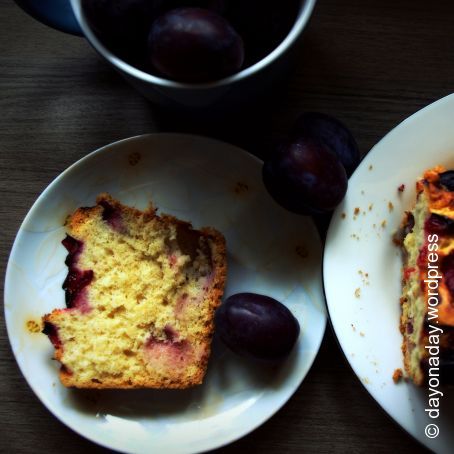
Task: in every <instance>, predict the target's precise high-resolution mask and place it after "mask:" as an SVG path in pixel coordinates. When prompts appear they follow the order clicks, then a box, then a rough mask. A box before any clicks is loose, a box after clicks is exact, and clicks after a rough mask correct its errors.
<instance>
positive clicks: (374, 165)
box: [323, 95, 454, 453]
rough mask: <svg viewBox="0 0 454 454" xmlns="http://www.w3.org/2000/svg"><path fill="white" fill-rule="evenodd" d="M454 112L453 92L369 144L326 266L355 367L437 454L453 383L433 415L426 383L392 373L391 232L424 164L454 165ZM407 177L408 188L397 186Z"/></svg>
mask: <svg viewBox="0 0 454 454" xmlns="http://www.w3.org/2000/svg"><path fill="white" fill-rule="evenodd" d="M453 118H454V95H451V96H448V97H446V98H444V99H442V100H440V101H438V102H436V103H434V104H431V105H430V106H428V107H426V108H425V109H423V110H421V111H419V112H417V113H416V114H415V115H413V116H411V117H410V118H408V119H407V120H405V121H404V122H403V123H401V124H400V125H399V126H397V127H396V128H395V129H393V130H392V131H391V132H390V133H389V134H388V135H387V136H386V137H384V138H383V139H382V140H381V141H380V142H379V143H378V144H377V145H376V146H375V147H374V148H373V149H372V150H371V152H370V153H369V154H368V155H367V156H366V158H365V159H364V161H363V162H362V163H361V165H360V166H359V168H358V169H357V170H356V172H355V173H354V175H353V176H352V178H351V179H350V181H349V189H348V192H347V196H346V198H345V200H344V202H343V204H342V205H341V206H339V207H338V209H337V210H336V212H335V213H334V216H333V220H332V222H331V225H330V228H329V231H328V236H327V241H326V246H325V253H324V265H323V268H324V269H323V275H324V284H325V294H326V298H327V304H328V310H329V314H330V316H331V321H332V325H333V327H334V330H335V332H336V335H337V338H338V340H339V343H340V345H341V347H342V349H343V351H344V353H345V356H346V357H347V359H348V361H349V362H350V365H351V366H352V368H353V370H354V372H355V373H356V374H357V376H358V378H359V379H360V380H361V381H362V383H363V384H364V386H365V387H366V389H367V390H368V391H369V392H370V394H371V395H372V396H373V397H374V398H375V399H376V401H377V402H378V403H379V404H380V405H381V406H382V407H383V409H384V410H385V411H386V412H387V413H388V414H389V415H390V416H392V417H393V418H394V419H395V420H396V422H398V423H399V424H400V425H401V426H402V427H403V428H404V429H405V430H407V431H408V432H409V433H410V434H411V435H413V436H414V437H415V438H416V439H417V440H419V441H420V442H421V443H423V444H424V445H426V446H427V447H428V448H430V449H432V450H434V451H435V452H438V453H443V452H446V453H448V452H452V449H453V448H452V447H453V446H454V432H453V431H452V424H453V422H454V405H453V403H454V399H453V398H454V392H453V390H451V392H449V390H443V391H444V392H445V395H444V397H443V398H442V399H441V402H442V407H441V410H440V417H439V418H438V419H433V420H432V419H431V418H429V417H428V414H427V413H426V412H425V411H424V410H425V409H426V408H429V407H428V390H426V389H417V388H416V387H415V386H413V385H412V384H411V383H406V382H401V383H399V384H397V385H396V384H394V382H393V380H392V375H393V372H394V370H395V369H396V368H399V367H400V368H403V360H402V353H401V350H400V346H401V343H402V336H401V334H400V332H399V316H400V304H399V297H400V290H401V287H400V273H401V266H402V261H401V256H400V252H399V250H398V248H397V247H395V246H394V244H393V243H392V234H393V233H394V231H395V230H396V229H397V227H398V226H399V224H400V222H401V219H402V216H403V213H404V211H405V210H408V209H411V208H412V205H413V203H414V201H415V195H416V194H415V182H416V180H417V179H418V178H419V177H420V176H421V175H422V173H423V172H424V170H425V169H427V168H430V167H434V166H435V165H437V164H442V165H444V166H446V167H448V168H451V169H453V168H454V127H453V122H452V119H453ZM401 184H405V190H404V192H403V193H400V192H399V191H398V189H397V188H398V187H399V186H400V185H401ZM356 208H359V213H358V214H357V215H355V214H354V213H355V209H356ZM342 213H345V215H346V217H345V218H343V215H342ZM366 273H367V275H366ZM355 293H356V295H355ZM360 423H361V421H358V424H360ZM434 423H435V424H436V425H437V426H438V427H439V435H438V437H436V438H433V439H430V438H428V437H427V436H426V435H425V428H426V426H427V425H428V424H434ZM429 432H430V429H429Z"/></svg>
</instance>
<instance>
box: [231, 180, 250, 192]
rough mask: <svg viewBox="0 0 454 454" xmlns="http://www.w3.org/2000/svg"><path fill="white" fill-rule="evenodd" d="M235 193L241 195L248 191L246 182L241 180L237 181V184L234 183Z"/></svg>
mask: <svg viewBox="0 0 454 454" xmlns="http://www.w3.org/2000/svg"><path fill="white" fill-rule="evenodd" d="M234 191H235V194H238V195H241V194H246V193H247V192H248V191H249V186H248V185H247V184H246V183H242V182H241V181H238V182H237V184H236V185H235V189H234Z"/></svg>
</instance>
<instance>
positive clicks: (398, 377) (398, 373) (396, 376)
mask: <svg viewBox="0 0 454 454" xmlns="http://www.w3.org/2000/svg"><path fill="white" fill-rule="evenodd" d="M403 375H404V374H403V372H402V369H400V368H399V369H396V370H395V371H394V373H393V382H394V383H399V382H400V380H401V379H402V377H403Z"/></svg>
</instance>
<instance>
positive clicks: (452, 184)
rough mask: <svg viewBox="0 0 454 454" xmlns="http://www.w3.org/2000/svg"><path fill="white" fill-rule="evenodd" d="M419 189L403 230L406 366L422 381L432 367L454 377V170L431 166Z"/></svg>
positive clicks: (451, 379)
mask: <svg viewBox="0 0 454 454" xmlns="http://www.w3.org/2000/svg"><path fill="white" fill-rule="evenodd" d="M416 193H417V197H416V203H415V207H414V209H413V210H412V211H411V212H410V211H409V212H407V213H406V214H405V216H404V220H403V222H402V226H401V230H400V234H399V237H400V244H401V246H402V251H403V258H404V266H403V272H402V284H403V286H402V296H401V299H400V301H401V309H402V312H401V319H400V330H401V332H402V335H403V343H402V351H403V355H404V366H405V371H406V375H407V376H408V377H409V378H410V379H411V380H412V381H413V382H414V383H415V384H417V385H423V384H425V383H426V382H427V381H428V377H429V375H431V373H437V374H439V376H440V379H441V380H442V381H444V382H454V171H452V170H450V171H446V170H445V169H444V168H443V167H435V168H434V169H430V170H427V171H426V172H425V173H424V175H423V178H422V179H420V180H419V181H418V182H417V183H416ZM433 342H438V344H433ZM431 346H433V348H432V349H431ZM432 353H433V355H432ZM431 368H432V369H431Z"/></svg>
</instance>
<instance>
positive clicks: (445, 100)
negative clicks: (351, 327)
mask: <svg viewBox="0 0 454 454" xmlns="http://www.w3.org/2000/svg"><path fill="white" fill-rule="evenodd" d="M449 103H453V108H454V93H451V94H449V95H446V96H443V97H442V98H440V99H437V100H436V101H433V102H431V103H430V104H428V105H426V106H424V107H422V108H421V109H419V110H417V111H416V112H414V113H412V114H411V115H409V116H408V117H406V118H404V119H403V120H401V121H400V122H399V123H397V124H396V125H395V126H394V127H392V128H391V129H390V130H389V131H388V132H387V133H386V134H385V135H384V136H383V137H382V138H381V139H380V140H379V141H378V142H377V143H375V144H374V145H373V146H372V148H371V149H370V150H369V151H368V152H367V153H366V154H365V155H364V157H363V158H362V159H361V162H360V163H359V165H358V167H357V168H356V169H355V171H354V172H353V174H352V175H351V177H352V176H353V175H354V174H356V173H357V172H358V171H359V170H363V168H364V167H366V166H367V165H368V164H369V161H370V160H371V159H372V158H371V156H372V153H373V152H374V150H375V149H376V148H377V147H378V146H379V145H381V144H382V143H384V142H386V141H388V140H389V138H390V137H391V138H392V137H393V136H394V135H395V134H396V130H397V129H400V128H401V127H402V126H405V125H406V124H407V123H410V122H412V121H414V120H417V119H419V118H420V117H421V116H424V115H425V114H427V112H428V111H431V110H433V109H436V108H438V107H440V106H442V105H444V104H449ZM351 177H350V178H351ZM340 210H341V207H338V208H336V210H335V211H334V212H333V215H332V218H331V220H330V223H329V226H328V230H327V232H326V239H325V245H324V250H323V258H322V281H323V293H324V296H325V303H326V310H327V313H328V321H329V322H328V323H329V326H330V327H331V330H332V332H333V333H334V337H335V339H336V343H337V345H338V347H339V349H340V351H341V352H342V355H343V357H344V358H345V360H346V362H347V363H348V365H349V368H350V369H351V371H352V372H353V374H354V375H355V377H356V378H357V380H358V381H359V382H360V384H361V386H362V387H363V388H364V389H365V390H366V391H367V394H368V396H369V397H370V398H371V399H372V400H373V402H374V403H375V404H376V405H378V407H379V408H380V410H381V411H382V412H383V413H384V414H385V415H386V416H387V417H388V419H390V420H391V421H393V423H394V424H395V425H397V426H398V427H399V428H400V429H401V430H402V431H404V432H405V433H406V434H408V435H409V436H410V437H411V438H412V439H413V440H415V441H416V442H417V443H418V444H419V445H420V446H422V447H424V448H426V449H431V446H430V445H429V444H428V443H427V442H426V443H424V442H423V441H422V440H421V439H419V438H418V437H417V436H416V435H415V434H413V433H412V432H410V430H409V429H407V428H406V427H404V426H403V425H402V424H401V423H400V422H399V421H398V420H397V419H396V418H395V417H394V416H392V415H391V414H390V413H388V412H387V411H386V410H385V408H384V407H383V406H382V405H381V403H380V402H379V401H378V400H377V398H376V397H375V396H374V395H373V394H372V392H371V391H370V390H369V388H368V387H367V386H366V384H365V383H364V382H363V380H361V378H360V377H359V376H358V374H357V373H356V371H355V368H354V367H353V365H352V363H351V361H350V358H349V356H348V355H347V352H346V351H345V350H344V348H343V347H342V343H341V342H340V339H339V335H338V333H337V331H336V328H335V326H334V322H333V317H332V316H331V312H332V311H331V310H330V304H329V302H328V296H327V291H326V284H325V281H326V280H327V278H325V276H326V274H327V273H326V268H325V263H326V251H327V243H328V238H329V236H330V235H332V229H333V228H334V227H333V225H334V222H335V216H336V215H338V214H339V212H340ZM428 440H429V439H428Z"/></svg>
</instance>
